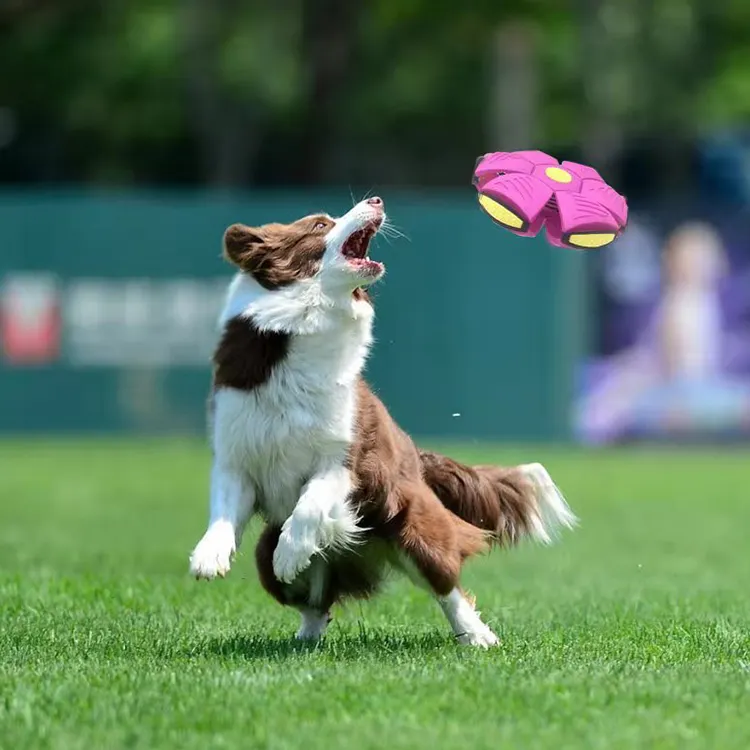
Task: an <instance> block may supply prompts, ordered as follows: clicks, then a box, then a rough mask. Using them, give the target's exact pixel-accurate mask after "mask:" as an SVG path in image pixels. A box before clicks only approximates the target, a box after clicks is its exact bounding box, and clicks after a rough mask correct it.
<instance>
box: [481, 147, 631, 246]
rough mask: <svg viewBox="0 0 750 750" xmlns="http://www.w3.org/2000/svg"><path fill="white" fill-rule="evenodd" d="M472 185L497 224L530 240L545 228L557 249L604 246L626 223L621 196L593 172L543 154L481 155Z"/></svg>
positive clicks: (625, 209)
mask: <svg viewBox="0 0 750 750" xmlns="http://www.w3.org/2000/svg"><path fill="white" fill-rule="evenodd" d="M472 182H473V184H474V186H475V187H476V189H477V192H478V193H479V205H480V206H481V207H482V209H483V210H484V211H485V212H486V213H487V214H489V216H490V217H491V218H492V219H493V220H494V221H495V222H496V223H497V224H499V225H500V226H502V227H505V228H506V229H509V230H510V231H511V232H513V233H515V234H517V235H519V236H521V237H535V236H536V235H537V234H538V233H539V231H540V230H541V228H542V227H544V228H545V229H546V232H547V240H548V241H549V243H550V244H552V245H555V246H556V247H572V248H575V249H577V250H588V249H594V248H600V247H604V246H605V245H609V244H610V243H611V242H614V240H615V239H617V237H619V236H620V234H622V232H623V230H624V229H625V225H626V224H627V221H628V204H627V202H626V201H625V198H624V197H623V196H622V195H620V194H619V193H618V192H616V191H615V190H613V189H612V188H611V187H610V186H609V185H608V184H607V183H606V182H605V181H604V180H603V179H602V178H601V176H600V175H599V173H598V172H597V171H596V170H595V169H592V168H591V167H587V166H585V165H584V164H576V163H575V162H572V161H564V162H562V163H560V162H559V161H558V160H557V159H555V157H554V156H549V155H548V154H545V153H544V152H542V151H497V152H495V153H491V154H485V155H484V156H480V157H479V159H478V160H477V163H476V166H475V168H474V177H473V179H472Z"/></svg>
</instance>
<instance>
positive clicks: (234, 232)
mask: <svg viewBox="0 0 750 750" xmlns="http://www.w3.org/2000/svg"><path fill="white" fill-rule="evenodd" d="M384 221H385V208H384V205H383V201H382V200H381V199H380V198H369V199H367V200H364V201H361V202H360V203H358V204H357V205H356V206H354V208H352V209H351V211H349V212H347V213H346V214H344V215H343V216H341V217H340V218H338V219H334V218H331V217H330V216H328V214H313V215H311V216H305V217H303V218H302V219H298V220H297V221H295V222H292V223H291V224H265V225H263V226H260V227H248V226H245V225H244V224H233V225H232V226H231V227H229V228H228V229H227V230H226V232H225V233H224V256H225V257H226V258H227V259H228V260H229V261H230V262H231V263H233V264H234V265H236V266H237V267H238V268H239V269H240V270H241V271H243V272H244V273H247V274H250V275H251V276H252V277H253V278H254V279H255V280H256V281H257V282H258V283H259V284H260V285H261V286H263V287H265V288H266V289H269V290H275V289H280V288H283V287H288V286H290V285H291V284H294V283H299V282H304V281H306V280H311V279H316V280H317V281H318V282H319V283H320V285H321V287H322V288H323V289H324V290H325V291H327V292H329V293H332V294H336V293H339V292H351V291H353V290H354V289H357V288H358V287H363V286H367V285H369V284H372V283H373V282H374V281H377V280H378V279H379V278H380V277H381V276H382V275H383V273H384V272H385V266H384V265H383V264H382V263H378V262H377V261H374V260H370V258H368V257H367V251H368V249H369V245H370V240H371V239H372V238H373V236H374V235H375V234H376V233H377V231H378V230H379V229H380V227H381V226H382V225H383V222H384Z"/></svg>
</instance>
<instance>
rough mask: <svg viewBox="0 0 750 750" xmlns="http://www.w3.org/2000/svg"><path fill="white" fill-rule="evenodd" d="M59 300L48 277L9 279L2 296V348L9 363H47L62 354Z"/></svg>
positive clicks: (0, 341) (23, 276)
mask: <svg viewBox="0 0 750 750" xmlns="http://www.w3.org/2000/svg"><path fill="white" fill-rule="evenodd" d="M60 330H61V316H60V301H59V295H58V289H57V283H56V280H55V278H54V277H52V276H49V275H47V274H17V275H16V274H14V275H12V276H6V277H5V279H4V281H3V285H2V297H0V345H1V346H2V352H3V355H4V358H5V360H6V361H7V362H10V363H11V364H14V365H31V364H44V363H47V362H52V361H54V360H56V359H57V358H58V356H59V355H60Z"/></svg>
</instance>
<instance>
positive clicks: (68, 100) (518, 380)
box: [0, 0, 750, 443]
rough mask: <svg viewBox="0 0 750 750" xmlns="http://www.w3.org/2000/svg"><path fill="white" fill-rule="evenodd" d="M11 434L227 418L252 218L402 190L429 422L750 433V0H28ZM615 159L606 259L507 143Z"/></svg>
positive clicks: (2, 97)
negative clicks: (239, 271)
mask: <svg viewBox="0 0 750 750" xmlns="http://www.w3.org/2000/svg"><path fill="white" fill-rule="evenodd" d="M0 65H1V68H0V69H2V71H3V74H2V76H0V285H1V287H0V348H1V351H2V364H1V365H0V431H5V432H19V431H31V432H36V433H47V432H82V431H95V432H123V431H125V432H131V433H143V432H178V433H194V432H198V433H200V432H201V431H202V430H203V429H204V427H203V415H204V406H203V404H204V398H205V393H206V387H207V384H208V377H209V369H208V366H209V357H210V352H211V347H212V344H213V341H214V339H215V335H216V331H215V319H216V316H217V313H218V309H219V306H220V304H221V299H222V295H223V292H224V287H225V285H226V283H227V281H228V279H229V278H230V274H231V271H230V269H229V268H228V267H227V266H226V265H225V264H224V263H222V261H221V259H220V256H219V254H220V239H221V235H222V232H223V230H224V228H225V227H226V226H227V225H228V224H229V223H232V222H234V221H243V222H245V223H250V224H252V223H261V222H264V221H270V220H286V219H290V220H291V219H294V218H297V217H298V216H299V215H301V214H306V213H310V212H313V211H316V210H321V209H322V210H326V211H328V212H330V213H334V214H336V213H341V212H343V211H345V210H346V209H347V208H348V207H350V206H351V204H352V201H353V200H354V199H359V198H362V197H364V195H365V194H375V193H376V194H379V195H381V196H382V197H383V198H384V199H385V201H386V208H387V210H388V213H389V215H390V217H391V218H392V220H393V222H394V223H395V225H396V226H397V227H398V229H399V230H400V231H401V232H402V233H403V234H404V235H406V237H405V238H403V239H398V240H393V241H392V242H391V243H390V244H389V243H387V242H384V241H382V240H381V241H380V243H379V245H378V248H377V250H376V253H377V256H378V257H379V258H381V259H382V260H384V261H385V262H386V265H387V267H388V275H387V277H386V280H385V282H383V283H382V284H381V285H380V286H379V288H378V289H377V306H378V322H377V329H376V335H377V346H376V349H375V353H374V356H373V358H372V360H371V362H370V365H369V369H368V377H369V378H370V380H371V381H372V382H373V384H374V385H375V387H376V390H377V391H378V392H379V393H380V394H381V396H382V397H383V398H384V399H385V401H386V403H387V404H388V405H389V406H390V407H391V408H392V411H393V413H394V415H395V416H396V417H397V419H399V420H400V421H401V422H402V423H403V424H404V426H405V427H406V428H407V429H409V430H411V431H412V432H414V433H415V434H417V435H423V436H430V437H445V438H464V439H467V438H475V439H488V440H489V439H493V440H498V439H503V440H547V439H549V440H568V439H577V440H582V441H586V442H593V443H603V442H613V441H623V440H633V439H639V440H642V439H667V440H684V439H696V438H698V439H702V440H704V439H706V438H710V439H717V438H731V439H736V438H743V439H744V437H746V436H747V434H748V433H750V397H749V396H748V394H749V393H750V388H749V387H748V382H750V378H748V373H750V354H748V352H750V218H748V210H747V207H748V200H750V169H748V165H750V128H748V122H750V3H748V2H746V0H724V2H721V3H717V2H708V0H577V1H576V2H560V1H559V0H525V1H522V0H508V2H502V3H499V2H497V0H474V1H473V2H471V3H463V4H461V3H434V2H432V3H428V2H426V1H424V0H358V1H357V2H353V1H352V0H275V1H274V2H265V1H264V0H245V2H241V1H240V0H119V1H117V2H92V1H91V0H67V2H60V0H6V2H4V3H3V4H2V6H0ZM529 148H540V149H543V150H546V151H548V152H550V153H552V154H554V155H555V156H557V157H558V158H560V159H572V160H577V161H583V162H585V163H588V164H591V165H593V166H595V167H596V168H597V169H598V170H599V172H600V173H601V174H602V175H603V176H604V178H605V179H606V180H607V181H609V182H610V183H611V184H612V185H613V186H614V187H615V188H616V189H617V190H618V191H620V192H621V193H623V194H625V195H626V196H627V198H628V201H629V204H630V207H631V223H630V227H629V229H628V230H627V232H626V233H625V235H624V236H623V237H622V238H621V239H620V240H618V241H617V242H616V243H615V244H614V245H613V246H611V247H609V248H605V249H604V250H602V251H593V252H590V253H586V254H579V253H574V252H573V251H568V250H559V249H554V248H551V247H549V246H548V245H547V244H546V243H545V242H544V239H543V238H537V239H535V240H522V239H518V238H515V237H513V236H512V235H510V234H509V233H506V232H504V231H502V230H500V229H498V228H496V227H495V226H494V225H493V224H492V222H491V221H490V220H489V219H488V218H487V217H485V216H484V215H483V214H481V213H480V211H479V209H478V208H477V206H476V199H475V194H474V190H473V188H472V186H471V184H470V177H471V171H472V168H473V165H474V162H475V159H476V157H477V156H478V155H479V154H482V153H485V152H487V151H494V150H512V149H529Z"/></svg>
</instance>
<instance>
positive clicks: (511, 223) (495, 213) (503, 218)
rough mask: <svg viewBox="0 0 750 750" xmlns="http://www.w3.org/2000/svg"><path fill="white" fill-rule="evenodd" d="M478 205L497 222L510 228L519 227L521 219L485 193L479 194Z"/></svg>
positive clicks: (521, 224) (521, 223)
mask: <svg viewBox="0 0 750 750" xmlns="http://www.w3.org/2000/svg"><path fill="white" fill-rule="evenodd" d="M479 205H480V206H481V207H482V208H483V209H484V210H485V211H486V212H487V213H488V214H489V215H490V216H491V217H492V218H493V219H494V220H495V221H497V222H499V223H500V224H502V225H503V226H506V227H510V228H511V229H521V228H522V227H523V219H522V218H521V217H520V216H516V215H515V214H514V213H513V212H512V211H510V210H509V209H507V208H505V206H502V205H501V204H499V203H498V202H497V201H493V200H492V198H489V197H487V196H486V195H480V196H479Z"/></svg>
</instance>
